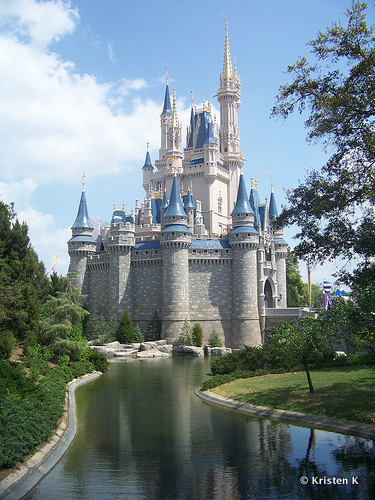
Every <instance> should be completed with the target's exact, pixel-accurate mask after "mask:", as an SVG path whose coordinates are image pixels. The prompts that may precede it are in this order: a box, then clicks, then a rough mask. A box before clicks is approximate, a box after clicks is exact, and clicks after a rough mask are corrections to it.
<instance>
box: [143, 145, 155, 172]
mask: <svg viewBox="0 0 375 500" xmlns="http://www.w3.org/2000/svg"><path fill="white" fill-rule="evenodd" d="M148 148H149V145H148V143H147V153H146V159H145V164H144V165H143V167H142V168H154V167H153V166H152V163H151V156H150V151H149V150H148Z"/></svg>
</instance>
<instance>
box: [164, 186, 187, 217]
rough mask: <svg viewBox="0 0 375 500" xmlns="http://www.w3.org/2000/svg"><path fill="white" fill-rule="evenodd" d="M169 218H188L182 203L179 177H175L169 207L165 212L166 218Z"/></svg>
mask: <svg viewBox="0 0 375 500" xmlns="http://www.w3.org/2000/svg"><path fill="white" fill-rule="evenodd" d="M169 216H180V217H186V218H187V215H186V212H185V210H184V207H183V205H182V202H181V196H180V188H179V187H178V181H177V177H176V176H175V177H173V183H172V190H171V197H170V200H169V205H168V208H167V211H166V212H165V217H169Z"/></svg>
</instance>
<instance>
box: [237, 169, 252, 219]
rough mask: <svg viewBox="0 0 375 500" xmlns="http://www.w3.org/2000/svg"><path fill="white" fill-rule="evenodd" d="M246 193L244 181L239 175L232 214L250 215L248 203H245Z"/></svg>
mask: <svg viewBox="0 0 375 500" xmlns="http://www.w3.org/2000/svg"><path fill="white" fill-rule="evenodd" d="M247 200H248V198H247V192H246V186H245V179H244V176H243V174H241V175H240V183H239V185H238V191H237V201H236V205H235V207H234V209H233V212H232V214H249V213H252V212H251V209H250V205H249V202H248V201H247Z"/></svg>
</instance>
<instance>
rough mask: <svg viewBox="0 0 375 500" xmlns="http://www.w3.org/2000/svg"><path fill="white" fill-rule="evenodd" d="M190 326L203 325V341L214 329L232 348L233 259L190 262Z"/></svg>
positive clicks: (205, 340)
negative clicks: (197, 323)
mask: <svg viewBox="0 0 375 500" xmlns="http://www.w3.org/2000/svg"><path fill="white" fill-rule="evenodd" d="M189 301H190V324H191V325H194V323H196V322H197V321H198V322H199V323H200V325H201V327H202V329H203V334H204V342H207V340H208V338H209V336H210V334H211V333H212V330H213V329H215V330H216V331H217V332H218V333H219V334H220V336H221V337H222V339H223V342H224V341H225V345H230V336H231V318H232V265H231V260H230V259H207V258H206V259H205V258H193V259H191V260H190V261H189Z"/></svg>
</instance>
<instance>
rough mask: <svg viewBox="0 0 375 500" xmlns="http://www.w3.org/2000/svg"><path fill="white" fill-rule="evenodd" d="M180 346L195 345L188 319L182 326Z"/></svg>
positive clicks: (179, 339)
mask: <svg viewBox="0 0 375 500" xmlns="http://www.w3.org/2000/svg"><path fill="white" fill-rule="evenodd" d="M178 343H179V345H193V340H192V338H191V328H190V325H189V322H188V320H187V319H185V321H184V324H183V326H182V331H181V335H180V336H179V338H178Z"/></svg>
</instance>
